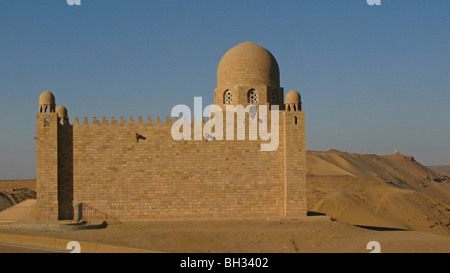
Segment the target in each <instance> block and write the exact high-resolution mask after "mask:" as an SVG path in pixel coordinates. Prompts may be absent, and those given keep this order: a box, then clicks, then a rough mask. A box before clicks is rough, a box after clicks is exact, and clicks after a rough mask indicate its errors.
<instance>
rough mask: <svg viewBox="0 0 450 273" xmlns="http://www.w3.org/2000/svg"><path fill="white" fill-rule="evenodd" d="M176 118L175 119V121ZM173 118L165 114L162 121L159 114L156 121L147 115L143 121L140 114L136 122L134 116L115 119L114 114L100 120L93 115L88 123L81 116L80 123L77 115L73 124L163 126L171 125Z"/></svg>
mask: <svg viewBox="0 0 450 273" xmlns="http://www.w3.org/2000/svg"><path fill="white" fill-rule="evenodd" d="M176 120H177V119H175V121H176ZM173 122H174V121H173V120H172V119H170V118H169V117H168V116H166V118H165V120H164V122H162V121H161V118H160V117H159V116H157V117H156V121H155V122H153V120H152V118H151V117H150V116H149V117H147V121H146V122H144V120H143V118H142V116H139V117H138V120H137V122H136V121H135V119H134V117H132V116H131V117H129V118H128V120H126V119H125V117H123V116H121V117H120V119H119V120H116V118H115V117H114V116H112V117H111V119H110V121H109V120H108V119H106V117H103V118H102V119H101V120H99V119H97V117H95V116H94V117H93V118H92V121H91V122H90V123H89V119H88V117H84V118H83V122H81V123H80V119H79V118H78V117H75V119H74V122H73V125H76V126H89V125H100V126H105V125H138V126H153V125H163V126H172V125H173Z"/></svg>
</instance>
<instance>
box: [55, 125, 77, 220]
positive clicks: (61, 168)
mask: <svg viewBox="0 0 450 273" xmlns="http://www.w3.org/2000/svg"><path fill="white" fill-rule="evenodd" d="M58 219H59V220H73V219H74V208H73V127H72V125H70V124H69V123H68V122H64V123H63V124H58Z"/></svg>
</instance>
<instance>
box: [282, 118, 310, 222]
mask: <svg viewBox="0 0 450 273" xmlns="http://www.w3.org/2000/svg"><path fill="white" fill-rule="evenodd" d="M283 112H284V120H283V122H284V148H285V149H284V153H285V156H284V159H285V216H287V217H298V216H306V213H307V206H306V152H305V148H306V147H305V112H299V111H295V112H290V111H283Z"/></svg>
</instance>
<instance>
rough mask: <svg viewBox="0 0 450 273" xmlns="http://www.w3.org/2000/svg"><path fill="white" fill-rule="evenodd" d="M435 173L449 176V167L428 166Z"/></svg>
mask: <svg viewBox="0 0 450 273" xmlns="http://www.w3.org/2000/svg"><path fill="white" fill-rule="evenodd" d="M428 168H430V169H432V170H433V171H435V172H438V173H441V174H444V175H447V176H450V166H428Z"/></svg>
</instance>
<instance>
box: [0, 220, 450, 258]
mask: <svg viewBox="0 0 450 273" xmlns="http://www.w3.org/2000/svg"><path fill="white" fill-rule="evenodd" d="M314 217H316V218H314ZM0 233H3V234H6V233H14V234H23V235H29V236H30V235H31V236H41V237H52V238H61V239H69V240H75V241H80V242H95V243H101V244H108V245H116V246H124V247H132V248H140V249H148V250H154V251H161V252H172V253H181V252H188V253H208V252H212V253H296V252H298V253H305V252H306V253H324V252H325V253H339V252H344V253H368V252H370V251H371V250H368V249H367V244H368V242H370V241H377V242H379V244H380V247H381V249H380V250H381V252H392V253H396V252H397V253H398V252H400V253H417V252H421V253H422V252H432V253H436V252H444V253H448V252H450V236H445V235H437V234H431V233H427V232H419V231H402V230H395V229H385V230H383V229H379V230H372V229H370V227H356V226H352V225H349V224H346V223H342V222H339V221H331V220H326V219H325V218H324V217H322V216H319V217H317V216H312V217H309V218H308V219H281V218H279V219H252V220H242V219H234V220H231V219H230V220H152V221H139V222H126V223H110V224H109V225H108V227H107V228H105V229H98V230H75V231H62V230H35V229H34V230H33V229H29V230H26V229H22V228H21V229H15V228H11V227H10V228H7V226H6V225H4V226H2V227H0Z"/></svg>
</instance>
